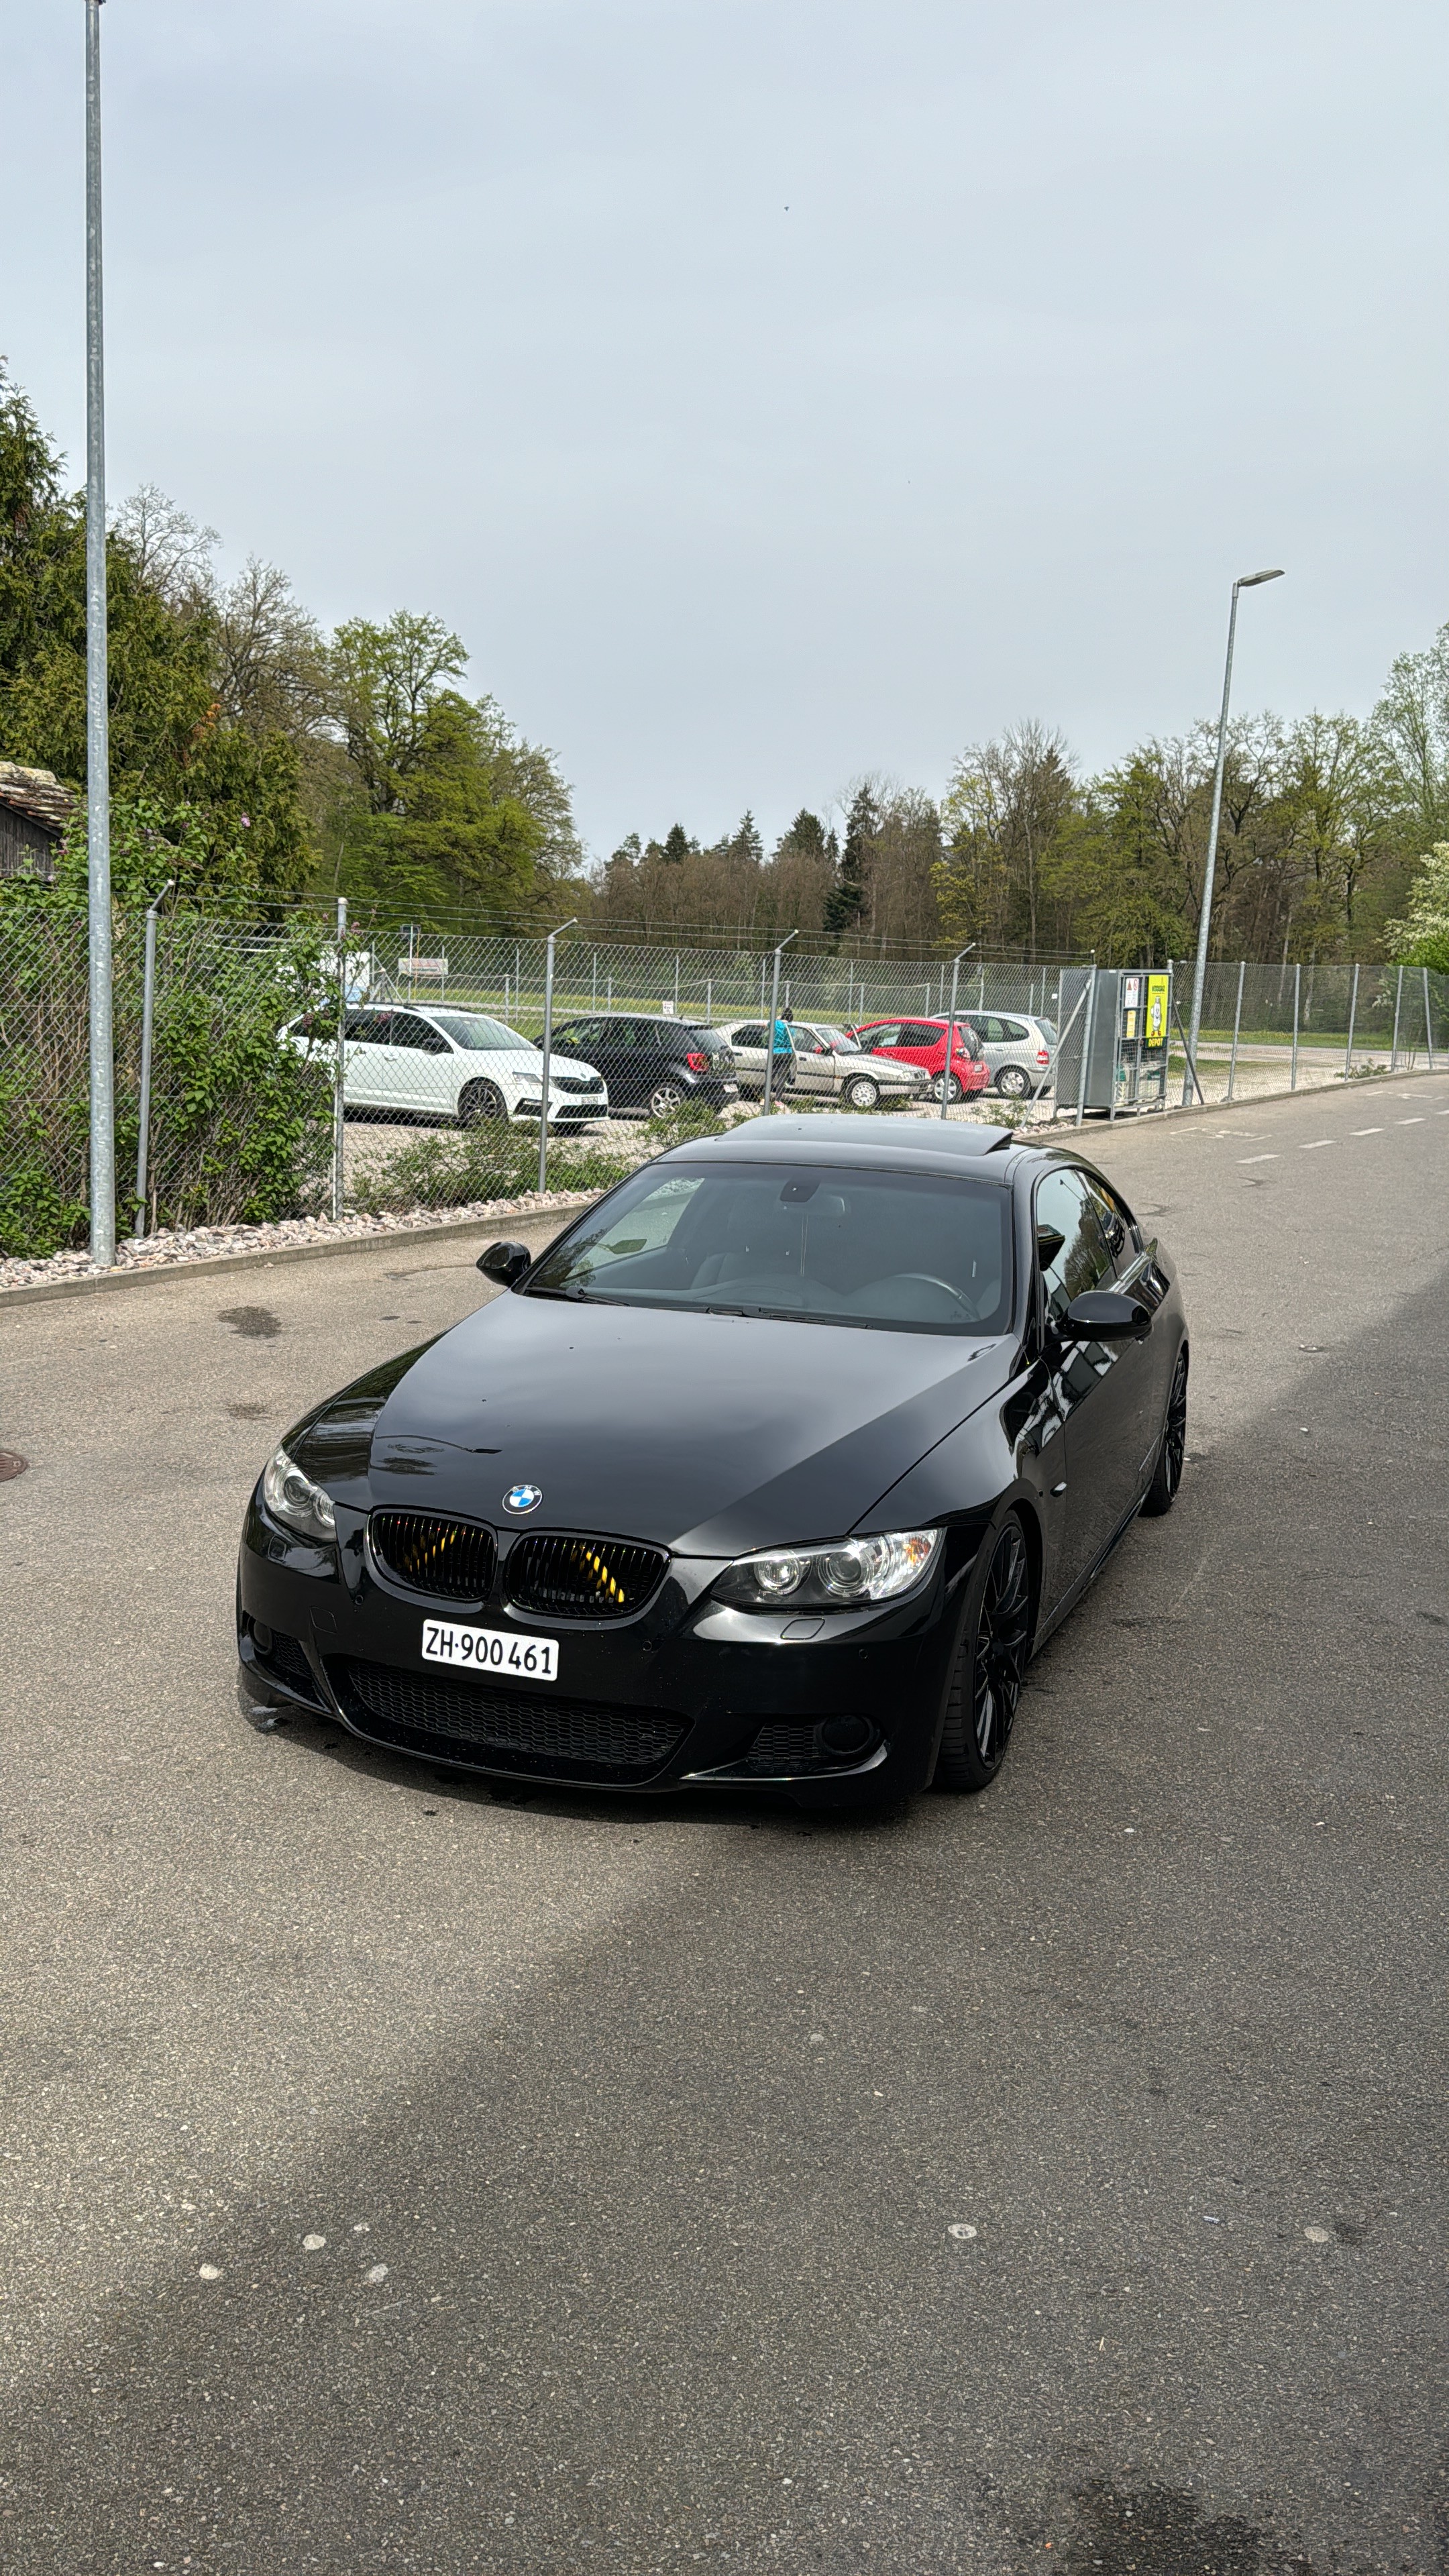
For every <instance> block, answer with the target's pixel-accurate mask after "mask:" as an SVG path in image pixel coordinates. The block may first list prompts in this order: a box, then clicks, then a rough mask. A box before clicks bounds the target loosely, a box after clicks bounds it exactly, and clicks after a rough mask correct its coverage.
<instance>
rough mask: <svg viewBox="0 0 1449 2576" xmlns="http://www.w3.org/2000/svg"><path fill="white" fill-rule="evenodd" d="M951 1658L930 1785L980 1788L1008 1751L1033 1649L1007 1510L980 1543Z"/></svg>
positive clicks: (1019, 1543)
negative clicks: (933, 1782)
mask: <svg viewBox="0 0 1449 2576" xmlns="http://www.w3.org/2000/svg"><path fill="white" fill-rule="evenodd" d="M981 1556H982V1562H981V1563H980V1564H979V1565H978V1567H977V1570H976V1573H975V1575H974V1576H973V1578H972V1583H971V1593H970V1598H969V1601H968V1605H967V1612H966V1626H965V1631H964V1633H963V1635H962V1639H961V1651H960V1654H959V1655H958V1657H957V1660H956V1672H955V1677H954V1679H953V1681H952V1684H951V1697H950V1700H949V1702H948V1704H947V1708H946V1723H945V1725H944V1727H943V1728H942V1730H941V1749H940V1752H939V1753H938V1754H937V1756H936V1785H937V1787H938V1788H942V1789H965V1790H976V1789H984V1788H986V1786H987V1785H988V1783H989V1782H990V1781H992V1780H994V1779H995V1777H996V1774H997V1772H998V1771H999V1770H1000V1768H1001V1765H1002V1762H1003V1760H1004V1759H1005V1756H1006V1748H1007V1745H1008V1744H1009V1742H1010V1740H1011V1730H1012V1726H1013V1724H1014V1723H1015V1719H1016V1706H1017V1702H1018V1700H1019V1699H1020V1697H1021V1685H1022V1681H1023V1679H1024V1677H1025V1673H1026V1666H1027V1658H1028V1656H1029V1655H1030V1653H1031V1626H1032V1614H1031V1564H1030V1560H1029V1558H1028V1556H1027V1552H1026V1538H1025V1534H1024V1532H1023V1530H1022V1526H1021V1523H1020V1521H1019V1520H1018V1519H1017V1518H1016V1515H1015V1513H1012V1515H1011V1517H1010V1518H1009V1519H1008V1520H1005V1521H1003V1522H1002V1524H1001V1527H1000V1529H998V1530H997V1531H996V1532H995V1534H994V1536H993V1535H992V1534H991V1533H989V1532H988V1534H987V1537H986V1538H985V1539H984V1540H983V1542H982V1549H981Z"/></svg>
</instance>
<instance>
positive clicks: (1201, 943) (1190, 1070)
mask: <svg viewBox="0 0 1449 2576" xmlns="http://www.w3.org/2000/svg"><path fill="white" fill-rule="evenodd" d="M1282 578H1283V572H1282V567H1281V566H1280V567H1279V568H1278V569H1277V570H1276V571H1275V572H1245V573H1240V574H1239V575H1238V578H1237V580H1236V581H1235V582H1234V584H1233V604H1232V607H1231V609H1230V610H1229V612H1228V658H1227V662H1226V664H1225V666H1224V669H1223V711H1222V714H1221V715H1220V716H1219V718H1218V761H1217V767H1216V769H1215V770H1214V771H1213V810H1212V820H1211V822H1210V823H1209V825H1208V846H1207V867H1206V869H1205V870H1204V873H1203V881H1202V918H1201V920H1200V921H1199V923H1198V926H1197V964H1196V966H1195V967H1194V969H1193V978H1192V1024H1191V1026H1190V1028H1189V1030H1188V1036H1187V1065H1186V1068H1185V1070H1184V1073H1183V1077H1182V1105H1183V1107H1184V1109H1185V1108H1186V1107H1187V1104H1188V1102H1189V1100H1190V1099H1191V1098H1192V1085H1193V1082H1194V1080H1195V1079H1196V1073H1197V1033H1198V1029H1199V1027H1200V1025H1201V1022H1202V990H1203V985H1204V984H1205V982H1206V981H1207V954H1208V934H1209V932H1210V930H1211V928H1212V917H1213V879H1214V877H1215V876H1216V875H1217V868H1218V824H1219V821H1220V820H1221V817H1222V810H1223V763H1224V761H1225V760H1226V758H1227V753H1228V698H1229V694H1230V692H1231V690H1232V685H1233V637H1234V635H1235V634H1236V632H1237V625H1238V593H1239V591H1240V590H1256V589H1257V587H1258V584H1259V583H1260V582H1263V581H1281V580H1282Z"/></svg>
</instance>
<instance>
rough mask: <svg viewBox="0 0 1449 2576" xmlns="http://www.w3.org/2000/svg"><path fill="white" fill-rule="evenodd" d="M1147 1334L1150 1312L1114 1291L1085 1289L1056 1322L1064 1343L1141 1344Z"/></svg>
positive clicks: (1150, 1327) (1132, 1298) (1137, 1302)
mask: <svg viewBox="0 0 1449 2576" xmlns="http://www.w3.org/2000/svg"><path fill="white" fill-rule="evenodd" d="M1151 1330H1152V1310H1151V1308H1150V1307H1148V1306H1144V1305H1143V1304H1142V1303H1141V1301H1140V1300H1139V1299H1138V1298H1136V1297H1123V1296H1122V1295H1120V1293H1119V1292H1118V1290H1117V1289H1115V1288H1088V1289H1086V1290H1085V1291H1084V1293H1083V1294H1082V1295H1081V1296H1080V1297H1074V1298H1073V1299H1072V1302H1071V1304H1070V1306H1069V1307H1068V1308H1067V1311H1066V1313H1065V1314H1064V1315H1060V1316H1058V1318H1057V1331H1058V1333H1059V1334H1060V1335H1061V1338H1062V1340H1063V1341H1064V1342H1141V1341H1145V1340H1146V1338H1147V1335H1148V1334H1149V1333H1150V1332H1151Z"/></svg>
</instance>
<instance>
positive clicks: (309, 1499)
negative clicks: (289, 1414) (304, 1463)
mask: <svg viewBox="0 0 1449 2576" xmlns="http://www.w3.org/2000/svg"><path fill="white" fill-rule="evenodd" d="M262 1500H263V1501H264V1502H265V1504H266V1507H267V1509H268V1511H269V1512H270V1513H271V1515H272V1518H273V1520H275V1521H281V1522H282V1523H283V1524H284V1525H285V1527H286V1528H288V1529H294V1530H300V1531H301V1533H302V1536H303V1537H304V1538H327V1539H331V1538H335V1537H336V1536H337V1514H336V1512H335V1511H334V1510H333V1508H332V1497H331V1495H330V1494H324V1493H323V1491H322V1488H321V1486H320V1485H314V1484H313V1482H312V1479H311V1477H310V1476H304V1475H303V1473H302V1470H301V1468H300V1467H298V1466H296V1465H294V1463H293V1461H292V1460H291V1459H290V1458H289V1457H288V1455H287V1453H286V1450H285V1449H279V1450H278V1451H277V1454H276V1456H275V1458H271V1459H269V1460H268V1462H267V1468H266V1473H265V1475H264V1476H263V1478H262Z"/></svg>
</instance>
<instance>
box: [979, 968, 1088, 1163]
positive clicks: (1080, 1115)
mask: <svg viewBox="0 0 1449 2576" xmlns="http://www.w3.org/2000/svg"><path fill="white" fill-rule="evenodd" d="M1087 972H1088V974H1089V975H1090V977H1091V979H1092V980H1091V982H1090V983H1089V985H1088V986H1087V1026H1086V1035H1085V1036H1084V1038H1083V1040H1082V1078H1081V1080H1080V1082H1079V1083H1078V1085H1077V1120H1076V1123H1077V1125H1078V1126H1079V1127H1080V1125H1081V1123H1082V1120H1083V1119H1084V1118H1085V1116H1086V1114H1087V1078H1088V1076H1089V1074H1090V1073H1091V1070H1092V1040H1093V1038H1094V1037H1095V1036H1096V1033H1097V969H1096V967H1095V966H1089V967H1088V969H1087ZM982 980H983V982H984V981H985V969H984V968H983V970H982Z"/></svg>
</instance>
